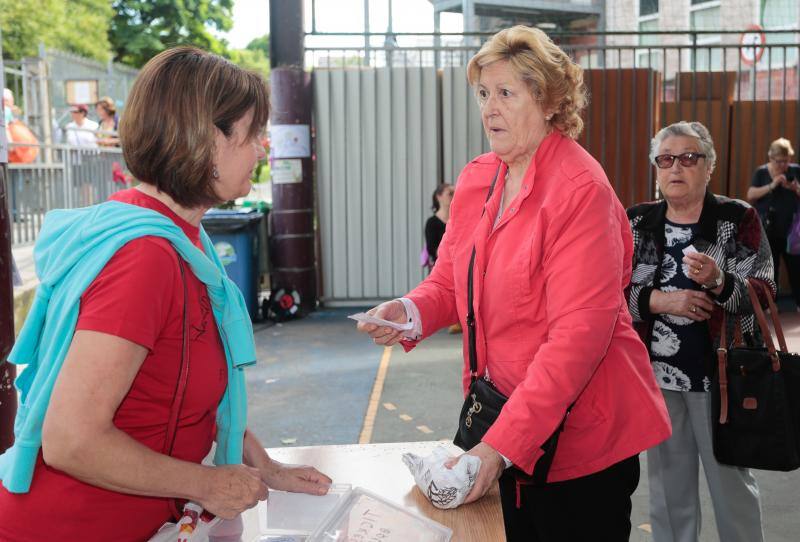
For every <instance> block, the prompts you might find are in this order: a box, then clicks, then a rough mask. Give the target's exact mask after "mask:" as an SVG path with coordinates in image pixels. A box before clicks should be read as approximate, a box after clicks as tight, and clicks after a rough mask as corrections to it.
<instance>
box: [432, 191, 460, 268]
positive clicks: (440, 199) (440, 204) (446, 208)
mask: <svg viewBox="0 0 800 542" xmlns="http://www.w3.org/2000/svg"><path fill="white" fill-rule="evenodd" d="M454 192H455V188H454V187H453V185H452V184H448V183H442V184H440V185H439V186H437V187H436V190H434V191H433V196H432V200H433V205H432V206H431V210H432V211H433V216H431V217H430V218H428V220H427V221H426V222H425V247H426V248H427V249H428V262H429V264H430V267H433V264H435V263H436V258H437V256H438V252H439V243H441V242H442V236H443V235H444V230H445V228H446V227H447V221H448V220H449V219H450V202H451V201H453V193H454Z"/></svg>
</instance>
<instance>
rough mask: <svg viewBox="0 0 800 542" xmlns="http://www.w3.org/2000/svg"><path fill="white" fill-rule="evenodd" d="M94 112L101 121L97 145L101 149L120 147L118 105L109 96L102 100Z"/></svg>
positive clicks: (98, 128)
mask: <svg viewBox="0 0 800 542" xmlns="http://www.w3.org/2000/svg"><path fill="white" fill-rule="evenodd" d="M94 110H95V112H96V113H97V118H98V119H100V122H98V126H97V144H98V145H100V146H101V147H119V137H118V136H117V128H118V125H119V118H118V117H117V105H116V104H115V103H114V100H113V99H112V98H111V97H109V96H103V97H102V98H100V101H98V102H97V103H96V104H95V106H94Z"/></svg>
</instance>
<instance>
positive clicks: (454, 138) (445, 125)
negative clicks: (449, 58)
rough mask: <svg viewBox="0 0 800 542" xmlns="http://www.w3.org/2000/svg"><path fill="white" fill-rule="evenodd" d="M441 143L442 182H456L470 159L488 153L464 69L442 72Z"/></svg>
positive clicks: (454, 68)
mask: <svg viewBox="0 0 800 542" xmlns="http://www.w3.org/2000/svg"><path fill="white" fill-rule="evenodd" d="M442 144H443V151H444V152H443V174H444V177H443V180H444V182H449V183H455V182H456V179H457V178H458V174H459V173H461V170H462V169H463V168H464V166H465V165H466V164H467V163H468V162H469V161H470V160H472V159H473V158H475V157H476V156H478V155H480V154H483V153H485V152H489V142H488V141H487V140H486V137H485V136H484V134H483V126H482V124H481V114H480V110H479V109H478V102H477V101H476V100H475V95H474V92H473V90H472V88H471V87H470V86H469V85H468V84H467V68H466V67H465V66H451V67H446V68H443V69H442Z"/></svg>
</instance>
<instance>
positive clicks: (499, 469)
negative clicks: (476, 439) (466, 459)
mask: <svg viewBox="0 0 800 542" xmlns="http://www.w3.org/2000/svg"><path fill="white" fill-rule="evenodd" d="M461 455H464V454H461ZM467 455H474V456H476V457H479V458H480V460H481V468H480V469H479V470H478V476H477V478H475V485H473V486H472V491H470V492H469V495H467V498H466V499H465V500H464V504H469V503H471V502H475V501H477V500H478V499H480V498H481V497H483V496H484V495H486V492H487V491H489V489H491V487H492V486H493V485H494V484H495V483H496V482H497V480H498V479H499V478H500V475H501V474H503V471H504V470H505V468H506V463H505V461H503V456H501V455H500V453H499V452H498V451H497V450H495V449H494V448H492V447H491V446H489V445H488V444H486V443H485V442H480V443H478V445H477V446H475V447H474V448H472V449H471V450H470V451H468V452H467ZM460 457H461V456H458V457H454V458H452V459H450V460H448V461H447V462H446V463H445V464H444V466H445V467H447V468H448V469H452V468H453V466H454V465H455V464H456V463H458V460H459V458H460Z"/></svg>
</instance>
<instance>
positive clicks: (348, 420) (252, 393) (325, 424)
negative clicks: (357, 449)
mask: <svg viewBox="0 0 800 542" xmlns="http://www.w3.org/2000/svg"><path fill="white" fill-rule="evenodd" d="M360 310H362V309H355V308H353V309H327V310H321V311H317V312H315V313H313V314H311V315H310V316H308V317H306V318H304V319H302V320H296V321H291V322H287V323H284V324H256V325H255V331H256V333H255V337H256V346H257V349H258V355H259V363H258V364H257V365H256V366H255V367H253V368H251V369H249V370H248V371H247V380H248V390H249V404H250V407H249V427H250V428H251V429H252V430H253V431H254V432H255V434H256V435H258V437H259V438H260V439H261V440H262V442H263V443H264V445H265V446H266V447H279V446H309V445H319V444H353V443H358V442H411V441H424V440H450V439H452V437H453V435H454V433H455V429H456V422H457V418H458V412H459V409H460V407H461V402H462V392H461V384H460V382H461V380H460V373H461V363H462V361H461V360H462V358H461V336H460V335H449V334H447V332H446V331H442V332H440V333H438V334H436V335H434V336H433V337H430V338H429V339H427V340H426V341H424V342H423V343H421V344H420V345H419V346H418V347H417V348H415V349H414V350H412V351H411V352H410V353H404V352H403V350H402V348H400V347H397V346H396V347H394V348H391V349H383V348H380V347H377V346H375V345H373V344H372V342H371V341H370V340H369V339H368V338H367V337H366V336H364V335H361V334H359V333H357V332H356V331H355V323H354V322H353V321H352V320H349V319H347V318H346V316H347V314H351V313H354V312H359V311H360ZM789 318H790V319H791V320H790V322H787V323H784V328H785V330H786V331H787V336H788V340H789V342H790V350H793V351H800V317H798V316H797V315H795V314H791V315H790V316H789ZM787 324H790V325H787ZM640 460H641V464H642V476H641V481H640V483H639V487H638V489H637V490H636V493H634V496H633V512H632V516H631V519H632V524H633V529H632V533H631V540H632V541H635V542H649V541H652V536H651V535H650V534H649V519H648V502H647V499H648V487H647V475H646V473H647V467H646V454H641V456H640ZM702 476H703V475H702V473H701V478H702ZM756 478H757V479H758V482H759V485H760V488H761V497H762V507H763V515H764V532H765V540H766V541H767V542H797V541H799V540H800V471H795V472H793V473H778V472H767V471H756ZM700 486H701V492H700V494H701V501H702V513H703V527H702V533H701V536H700V538H699V540H700V542H712V541H716V540H718V537H717V534H716V523H715V521H714V514H713V509H712V507H711V501H710V498H709V496H708V490H707V488H706V486H705V483H704V482H702V481H701V484H700ZM598 540H600V538H598ZM721 542H726V541H721Z"/></svg>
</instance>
